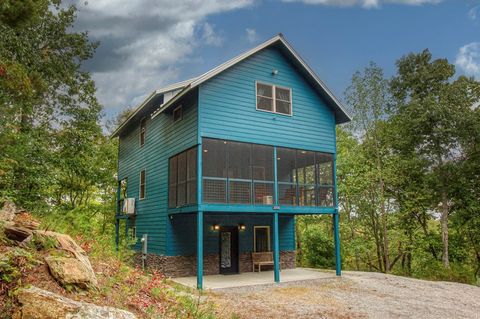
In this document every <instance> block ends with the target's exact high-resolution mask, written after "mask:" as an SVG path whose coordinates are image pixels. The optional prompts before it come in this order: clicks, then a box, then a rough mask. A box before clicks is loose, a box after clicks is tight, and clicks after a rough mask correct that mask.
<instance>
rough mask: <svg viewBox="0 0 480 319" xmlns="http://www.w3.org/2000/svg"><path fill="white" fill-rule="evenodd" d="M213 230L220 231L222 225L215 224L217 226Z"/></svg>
mask: <svg viewBox="0 0 480 319" xmlns="http://www.w3.org/2000/svg"><path fill="white" fill-rule="evenodd" d="M212 229H213V230H220V225H218V224H215V225H213V226H212Z"/></svg>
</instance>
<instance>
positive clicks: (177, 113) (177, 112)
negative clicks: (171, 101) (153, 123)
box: [173, 105, 183, 123]
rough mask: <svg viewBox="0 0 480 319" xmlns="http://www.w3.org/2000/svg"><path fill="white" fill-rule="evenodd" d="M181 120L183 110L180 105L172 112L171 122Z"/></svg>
mask: <svg viewBox="0 0 480 319" xmlns="http://www.w3.org/2000/svg"><path fill="white" fill-rule="evenodd" d="M181 119H183V108H182V106H181V105H180V106H177V107H176V108H175V109H174V110H173V122H174V123H175V122H177V121H180V120H181Z"/></svg>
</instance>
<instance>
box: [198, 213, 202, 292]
mask: <svg viewBox="0 0 480 319" xmlns="http://www.w3.org/2000/svg"><path fill="white" fill-rule="evenodd" d="M197 289H203V211H201V210H200V211H198V213H197Z"/></svg>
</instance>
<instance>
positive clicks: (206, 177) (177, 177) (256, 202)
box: [168, 138, 335, 212]
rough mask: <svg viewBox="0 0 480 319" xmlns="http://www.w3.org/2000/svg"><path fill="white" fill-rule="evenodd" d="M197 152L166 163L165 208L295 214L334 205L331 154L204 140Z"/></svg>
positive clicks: (178, 155)
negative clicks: (166, 200) (272, 211)
mask: <svg viewBox="0 0 480 319" xmlns="http://www.w3.org/2000/svg"><path fill="white" fill-rule="evenodd" d="M200 149H201V151H200V152H199V147H198V146H195V147H193V148H190V149H188V150H186V151H184V152H182V153H180V154H177V155H175V156H173V157H171V158H170V160H169V201H168V203H169V208H170V209H179V208H183V207H188V206H197V204H199V203H200V204H202V205H207V206H208V207H211V208H215V207H217V208H218V209H221V208H219V207H221V206H228V207H231V208H232V209H235V207H241V208H242V209H244V208H247V207H250V208H252V207H255V208H256V209H260V210H261V211H271V210H272V207H275V209H281V208H283V209H284V210H285V209H288V210H290V211H294V212H298V211H301V210H302V208H310V209H308V211H312V209H316V210H318V209H319V208H323V209H324V210H325V209H326V210H328V211H330V210H331V209H333V208H334V206H335V200H334V199H335V198H334V194H335V183H334V180H335V176H334V162H333V161H334V156H333V154H331V153H322V152H313V151H308V150H301V149H293V148H283V147H274V146H269V145H259V144H252V143H242V142H235V141H228V140H220V139H211V138H203V139H202V144H201V147H200ZM199 163H200V165H198V164H199ZM199 166H200V168H201V169H200V171H199V170H198V168H199ZM199 180H200V181H201V182H200V183H199V182H198V181H199ZM199 189H201V192H198V191H197V190H199ZM262 208H263V209H262ZM266 208H267V210H265V209H266Z"/></svg>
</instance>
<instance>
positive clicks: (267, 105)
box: [256, 82, 292, 115]
mask: <svg viewBox="0 0 480 319" xmlns="http://www.w3.org/2000/svg"><path fill="white" fill-rule="evenodd" d="M256 97H257V110H260V111H266V112H272V113H278V114H284V115H292V90H291V89H289V88H285V87H280V86H276V85H271V84H265V83H260V82H257V83H256Z"/></svg>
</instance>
